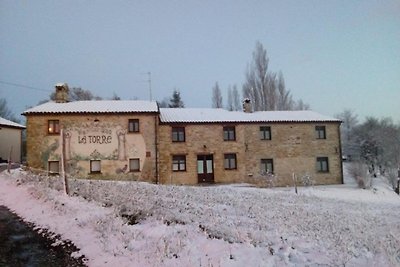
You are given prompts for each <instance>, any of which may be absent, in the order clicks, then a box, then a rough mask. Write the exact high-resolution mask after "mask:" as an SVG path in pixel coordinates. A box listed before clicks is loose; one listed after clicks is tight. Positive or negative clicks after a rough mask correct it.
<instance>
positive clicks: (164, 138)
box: [158, 123, 342, 186]
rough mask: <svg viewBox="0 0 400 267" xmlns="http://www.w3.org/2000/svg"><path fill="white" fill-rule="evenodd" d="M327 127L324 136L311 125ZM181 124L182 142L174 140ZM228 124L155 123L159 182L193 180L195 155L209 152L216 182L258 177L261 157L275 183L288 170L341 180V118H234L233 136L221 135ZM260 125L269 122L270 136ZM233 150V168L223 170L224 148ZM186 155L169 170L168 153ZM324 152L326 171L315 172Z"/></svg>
mask: <svg viewBox="0 0 400 267" xmlns="http://www.w3.org/2000/svg"><path fill="white" fill-rule="evenodd" d="M317 125H320V126H325V127H326V139H317V138H316V134H315V126H317ZM173 126H174V127H185V137H186V140H185V142H172V127H173ZM224 126H230V124H186V125H166V124H163V125H160V126H159V134H158V135H159V166H160V182H161V183H173V184H197V183H198V178H197V177H198V175H197V156H198V155H212V156H213V160H214V162H213V163H214V181H215V182H216V183H235V182H257V180H260V179H263V178H262V177H261V159H273V164H274V175H275V177H276V178H275V179H276V180H275V185H277V186H286V185H292V184H293V179H292V174H293V173H295V174H296V175H297V177H301V176H303V175H305V174H308V175H310V176H311V178H312V179H313V180H314V181H315V183H316V184H338V183H341V182H342V167H341V154H340V140H339V126H340V124H339V123H322V124H320V123H318V124H316V123H272V124H253V123H247V124H232V126H235V132H236V140H235V141H224V139H223V127H224ZM260 126H270V127H271V134H272V138H271V140H261V139H260ZM226 153H235V154H236V157H237V169H235V170H225V168H224V154H226ZM173 155H185V156H186V171H182V172H181V171H179V172H177V171H172V156H173ZM317 157H328V163H329V172H318V171H317V169H316V158H317Z"/></svg>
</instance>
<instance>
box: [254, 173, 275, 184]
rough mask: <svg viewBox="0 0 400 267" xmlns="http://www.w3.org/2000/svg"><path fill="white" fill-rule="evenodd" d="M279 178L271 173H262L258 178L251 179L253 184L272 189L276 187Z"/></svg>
mask: <svg viewBox="0 0 400 267" xmlns="http://www.w3.org/2000/svg"><path fill="white" fill-rule="evenodd" d="M276 180H277V176H276V175H275V174H273V173H271V172H266V171H261V172H260V175H259V176H258V177H255V178H253V179H251V183H253V184H255V185H256V186H258V187H266V188H272V187H275V185H276Z"/></svg>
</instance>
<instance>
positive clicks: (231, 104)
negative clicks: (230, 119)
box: [226, 86, 234, 111]
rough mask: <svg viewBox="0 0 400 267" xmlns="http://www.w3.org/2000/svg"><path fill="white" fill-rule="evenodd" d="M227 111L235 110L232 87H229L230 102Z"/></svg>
mask: <svg viewBox="0 0 400 267" xmlns="http://www.w3.org/2000/svg"><path fill="white" fill-rule="evenodd" d="M226 109H227V110H229V111H233V110H234V106H233V94H232V88H231V86H229V87H228V102H227V104H226Z"/></svg>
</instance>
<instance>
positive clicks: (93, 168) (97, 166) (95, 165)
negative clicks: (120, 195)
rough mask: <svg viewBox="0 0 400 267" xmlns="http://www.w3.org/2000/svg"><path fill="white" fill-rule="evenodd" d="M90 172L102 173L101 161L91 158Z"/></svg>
mask: <svg viewBox="0 0 400 267" xmlns="http://www.w3.org/2000/svg"><path fill="white" fill-rule="evenodd" d="M90 173H101V161H100V160H91V161H90Z"/></svg>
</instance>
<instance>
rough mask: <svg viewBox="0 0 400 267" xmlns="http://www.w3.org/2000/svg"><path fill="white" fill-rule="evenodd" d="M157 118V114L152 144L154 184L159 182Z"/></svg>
mask: <svg viewBox="0 0 400 267" xmlns="http://www.w3.org/2000/svg"><path fill="white" fill-rule="evenodd" d="M158 114H160V111H158ZM157 119H158V116H157V115H156V116H154V146H155V150H156V151H155V154H156V173H155V175H156V184H158V182H159V177H158V127H157Z"/></svg>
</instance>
